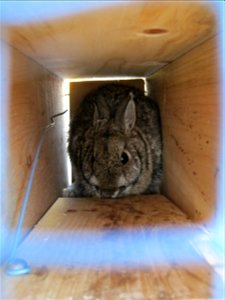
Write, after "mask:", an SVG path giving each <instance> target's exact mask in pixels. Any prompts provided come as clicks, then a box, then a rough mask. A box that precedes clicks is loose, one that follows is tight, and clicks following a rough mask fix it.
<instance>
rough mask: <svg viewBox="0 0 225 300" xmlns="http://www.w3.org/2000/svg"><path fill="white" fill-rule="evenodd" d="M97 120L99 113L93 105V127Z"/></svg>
mask: <svg viewBox="0 0 225 300" xmlns="http://www.w3.org/2000/svg"><path fill="white" fill-rule="evenodd" d="M98 120H99V112H98V108H97V105H96V104H95V103H94V114H93V125H96V124H97V122H98Z"/></svg>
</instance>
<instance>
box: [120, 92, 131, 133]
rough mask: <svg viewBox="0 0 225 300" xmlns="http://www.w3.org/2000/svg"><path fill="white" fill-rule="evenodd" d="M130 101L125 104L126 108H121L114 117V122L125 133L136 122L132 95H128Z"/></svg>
mask: <svg viewBox="0 0 225 300" xmlns="http://www.w3.org/2000/svg"><path fill="white" fill-rule="evenodd" d="M129 96H130V99H129V101H128V102H127V103H126V106H125V107H124V105H123V107H121V108H120V109H119V110H118V112H117V115H116V121H117V123H118V124H120V126H121V127H122V128H123V130H124V131H125V133H129V132H130V131H131V130H132V129H133V127H134V125H135V122H136V106H135V102H134V95H133V93H130V94H129Z"/></svg>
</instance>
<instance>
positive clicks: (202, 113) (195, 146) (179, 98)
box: [148, 38, 221, 220]
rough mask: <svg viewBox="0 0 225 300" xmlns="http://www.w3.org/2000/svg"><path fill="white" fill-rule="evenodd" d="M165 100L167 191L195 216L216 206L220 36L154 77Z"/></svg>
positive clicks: (156, 93)
mask: <svg viewBox="0 0 225 300" xmlns="http://www.w3.org/2000/svg"><path fill="white" fill-rule="evenodd" d="M148 83H149V89H150V93H151V94H152V95H153V97H155V98H156V99H157V100H158V101H159V105H160V110H161V118H162V130H163V144H164V154H163V157H164V183H163V192H164V194H165V195H166V196H167V197H168V198H170V199H172V200H173V201H174V202H175V203H176V204H177V205H178V206H179V207H181V208H182V209H183V210H184V211H185V212H186V213H188V214H189V216H190V217H192V218H193V219H195V220H206V219H207V218H209V217H211V216H212V215H213V213H214V212H215V209H216V198H217V186H218V182H217V181H218V170H219V161H218V153H219V138H220V132H219V129H220V117H219V116H220V112H219V111H220V104H221V103H220V87H219V62H218V48H217V39H216V38H213V39H210V40H208V41H207V42H205V43H203V44H202V45H200V46H199V47H197V48H195V49H194V50H192V51H190V52H189V53H187V54H185V55H184V56H182V57H180V58H179V59H177V60H176V61H174V62H172V63H171V64H169V65H168V66H167V67H165V68H163V69H162V70H161V71H160V72H158V73H156V74H154V75H153V76H152V77H150V78H149V79H148Z"/></svg>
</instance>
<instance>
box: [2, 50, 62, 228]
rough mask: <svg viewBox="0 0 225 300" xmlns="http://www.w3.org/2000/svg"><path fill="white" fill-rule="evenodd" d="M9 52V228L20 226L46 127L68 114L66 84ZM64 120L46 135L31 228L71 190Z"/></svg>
mask: <svg viewBox="0 0 225 300" xmlns="http://www.w3.org/2000/svg"><path fill="white" fill-rule="evenodd" d="M5 47H6V49H7V53H8V58H9V61H8V63H9V64H8V67H7V70H5V71H6V73H7V74H8V77H7V81H6V82H7V83H8V84H9V95H8V98H6V99H5V101H6V102H7V103H8V124H9V125H8V128H7V129H8V136H9V141H8V149H7V154H8V157H7V174H8V176H7V178H4V180H6V181H7V185H8V191H7V194H5V198H4V205H5V208H6V209H5V216H6V219H5V220H6V223H7V224H8V226H9V228H8V230H10V229H12V228H14V226H15V224H16V223H17V219H18V215H19V212H20V209H21V205H22V201H23V197H24V193H25V189H26V184H27V182H28V178H29V175H30V171H31V165H32V162H33V159H34V154H35V151H36V148H37V145H38V143H39V139H40V136H41V132H42V129H43V128H44V127H45V126H46V125H47V124H49V122H50V117H51V116H52V115H53V114H55V113H58V112H61V111H62V110H63V101H62V80H61V79H60V78H59V77H57V76H56V75H53V74H52V73H50V72H49V71H47V70H46V69H44V68H43V67H42V66H40V65H38V64H37V63H36V62H34V61H32V60H31V59H29V58H27V57H25V56H24V55H23V54H21V53H20V52H19V51H17V50H15V49H14V48H12V47H10V46H7V45H6V46H5ZM64 135H65V133H64V132H63V117H61V118H59V119H58V120H57V124H56V127H54V128H52V129H50V130H49V131H48V133H47V135H46V139H45V142H44V146H43V149H42V151H41V154H40V157H39V162H38V167H37V170H36V174H35V177H34V183H33V187H32V191H31V195H30V200H29V203H28V208H27V213H26V216H25V223H24V228H26V229H30V228H31V227H32V226H33V225H34V224H35V223H36V222H37V220H39V219H40V217H41V216H42V215H43V214H44V213H45V211H46V210H47V209H48V208H49V206H50V205H51V204H52V203H53V202H54V201H55V200H56V199H57V197H59V196H60V195H61V191H62V188H63V187H65V186H66V183H67V175H66V163H65V161H66V157H65V155H66V149H65V137H64Z"/></svg>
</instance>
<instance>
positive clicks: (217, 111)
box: [1, 1, 225, 300]
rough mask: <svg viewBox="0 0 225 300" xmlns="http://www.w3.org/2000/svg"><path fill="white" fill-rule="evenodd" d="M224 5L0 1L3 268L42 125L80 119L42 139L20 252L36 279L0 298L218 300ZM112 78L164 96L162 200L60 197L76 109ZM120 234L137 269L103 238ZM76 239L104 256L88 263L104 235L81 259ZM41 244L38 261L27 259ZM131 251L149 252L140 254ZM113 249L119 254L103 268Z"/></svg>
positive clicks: (8, 284) (11, 282)
mask: <svg viewBox="0 0 225 300" xmlns="http://www.w3.org/2000/svg"><path fill="white" fill-rule="evenodd" d="M222 11H223V2H222V1H221V2H220V1H218V2H210V1H209V2H204V1H199V2H195V1H143V2H116V1H115V2H114V3H112V2H100V1H99V3H98V2H88V1H87V2H86V1H83V2H63V1H61V2H60V1H58V2H57V1H51V2H26V3H25V2H20V1H18V2H3V5H2V12H3V13H2V20H1V22H2V25H1V27H2V36H1V71H2V72H1V77H2V78H1V98H2V99H1V101H2V102H1V128H2V132H1V149H2V150H1V153H2V156H1V177H2V182H1V206H2V218H1V222H2V223H1V227H2V243H1V252H2V254H3V255H2V261H3V262H4V260H5V259H6V258H7V257H8V255H9V253H10V245H11V240H12V239H13V232H14V231H13V229H15V227H16V225H17V223H18V218H19V213H20V210H21V206H22V202H23V198H24V194H25V191H26V187H27V182H28V180H29V176H30V172H31V166H32V163H33V160H34V154H35V151H36V149H37V146H38V143H39V141H40V137H41V132H42V129H43V128H45V126H47V125H48V124H49V122H50V118H51V116H52V115H54V114H56V113H60V112H62V111H64V110H65V109H69V110H70V112H68V113H67V114H65V115H64V116H61V117H59V118H57V120H56V125H55V127H54V128H51V129H50V130H49V131H48V132H47V133H46V136H45V141H44V144H43V147H42V150H41V153H40V157H39V161H38V166H37V170H36V173H35V177H34V181H33V185H32V190H31V194H30V197H29V202H28V206H27V210H26V215H25V219H24V223H23V235H26V234H27V233H28V232H30V233H29V236H28V237H26V238H25V240H24V241H23V243H22V244H21V247H20V248H21V250H19V251H20V252H19V253H20V255H22V256H26V258H27V260H28V261H29V260H30V261H29V263H30V265H31V267H33V269H32V270H33V272H32V274H31V275H27V276H26V277H21V278H10V277H7V276H5V275H4V276H3V275H2V276H3V277H4V278H3V282H4V287H5V288H4V294H2V295H3V296H2V298H1V299H83V300H88V299H89V300H91V299H96V300H97V299H139V300H141V299H146V300H147V299H197V298H198V299H222V296H221V294H222V293H223V289H222V285H223V284H221V285H220V282H221V277H220V275H219V277H217V274H221V273H222V272H223V271H222V270H223V255H222V249H223V238H224V237H223V217H224V204H223V199H224V196H225V193H224V186H225V182H224V158H223V155H222V154H223V152H224V140H223V133H224V120H223V118H222V116H223V114H222V113H223V112H224V102H223V96H224V95H223V88H222V80H223V74H224V65H223V59H224V48H223V42H222V32H223V30H224V28H223V25H222ZM109 80H110V81H126V83H128V84H131V85H136V86H139V87H140V88H142V89H144V90H145V92H146V93H149V94H150V95H151V96H152V97H154V99H156V101H158V104H159V107H160V113H161V119H162V131H163V162H164V167H163V168H164V178H163V192H162V195H159V196H145V197H136V198H130V199H129V198H127V199H124V200H119V201H121V202H118V201H112V200H109V201H108V202H107V200H105V201H104V200H93V199H82V200H81V199H65V198H64V199H63V198H61V199H59V200H57V199H58V198H59V197H61V196H62V190H63V188H65V187H67V186H68V184H69V183H70V176H71V174H70V168H69V163H68V157H67V153H66V143H67V138H68V123H69V118H70V115H72V113H73V112H74V111H75V110H76V108H77V106H78V104H79V103H80V101H82V97H83V96H84V95H85V94H86V93H87V92H88V91H89V90H91V89H92V88H94V87H96V86H98V85H101V84H104V83H105V82H106V81H109ZM69 100H70V101H69ZM56 200H57V201H56ZM122 201H123V202H122ZM46 212H47V213H46ZM112 212H113V214H112ZM135 216H136V217H135ZM113 230H115V232H118V236H119V234H122V235H121V236H120V240H121V238H124V240H125V241H126V242H124V243H125V245H124V243H123V247H124V248H123V250H121V248H118V249H117V248H116V246H115V249H117V250H115V249H114V250H115V251H118V253H123V255H124V253H127V257H129V259H128V262H127V264H126V263H124V260H120V259H119V254H118V257H117V256H116V253H114V252H112V253H111V252H110V251H112V248H114V246H113V244H110V245H111V246H112V247H111V248H107V243H106V242H105V240H104V239H103V238H101V237H99V234H100V235H101V233H102V232H104V234H105V233H106V232H108V231H109V232H112V231H113ZM155 230H156V233H155V234H156V235H157V238H156V237H154V232H155ZM121 231H122V233H121ZM66 232H69V233H70V234H71V236H73V237H74V240H72V239H71V236H70V234H68V235H66ZM78 232H81V249H83V248H82V247H84V245H86V248H88V247H89V246H88V245H87V243H86V242H85V241H84V240H83V235H82V234H84V235H85V234H87V236H88V237H89V238H90V240H91V241H92V239H93V237H96V239H97V241H98V243H100V244H101V245H102V249H103V250H104V249H105V251H103V252H102V256H100V254H99V255H97V254H96V255H97V258H96V259H95V258H94V257H93V258H92V259H88V258H87V257H88V255H90V251H91V250H90V249H92V250H93V251H97V249H99V248H98V247H97V246H96V247H95V242H94V241H93V244H91V243H90V249H89V252H87V253H86V252H85V251H87V249H86V248H85V249H84V252H83V255H81V254H80V256H79V255H78V254H77V256H76V255H75V256H74V255H72V254H71V250H70V251H69V250H68V249H77V247H78V246H79V243H78V241H79V235H78V236H76V235H75V236H74V235H73V234H74V233H78ZM119 232H120V233H119ZM131 232H133V233H135V235H134V237H133V238H132V239H131V240H132V241H133V242H131V241H130V240H129V238H128V237H129V236H130V235H129V234H130V233H131ZM148 232H149V235H148ZM60 233H61V234H62V235H61V236H60ZM142 235H143V236H144V237H145V242H143V241H142V240H141V239H140V237H141V236H142ZM167 235H168V236H167ZM54 236H55V240H54ZM51 237H52V239H53V240H54V243H53V244H51V242H49V243H48V239H49V240H51ZM56 237H57V239H56ZM67 237H68V239H67ZM169 237H171V240H170V238H169ZM172 237H173V238H175V240H173V238H172ZM127 238H128V240H129V241H128V240H127ZM63 239H65V240H64V241H65V244H66V243H67V241H69V242H68V243H69V246H68V247H69V248H63V247H62V249H61V248H60V247H59V248H60V249H61V250H59V251H58V252H57V251H56V252H57V254H56V258H55V260H52V261H51V259H50V260H48V257H47V256H46V257H45V256H44V253H47V252H51V251H54V250H53V246H55V248H54V249H57V248H58V246H57V245H58V244H61V243H60V241H61V240H62V241H63ZM109 240H110V243H112V241H113V237H112V238H111V236H110V238H109ZM57 241H58V243H57ZM75 241H76V242H75ZM82 241H83V244H82ZM182 241H183V246H182ZM142 242H143V243H142ZM70 243H71V244H70ZM126 243H127V246H126ZM130 243H131V244H130ZM159 243H160V244H159ZM31 245H32V246H31ZM34 245H35V247H37V249H39V250H37V251H36V252H35V253H36V256H35V257H33V256H32V255H31V256H30V252H31V251H30V249H33V248H31V247H34ZM38 245H39V246H38ZM134 245H140V247H138V246H137V249H136V250H135V251H136V255H134V253H133V252H132V251H131V248H132V247H133V246H134ZM141 245H142V246H141ZM148 245H149V246H148ZM169 245H172V246H171V249H170V250H169V248H170V246H169ZM129 246H130V247H129ZM48 247H49V248H48ZM104 247H106V248H104ZM141 247H147V248H148V247H149V249H157V250H158V252H157V251H155V252H157V254H156V256H155V263H153V261H152V260H151V259H150V257H151V254H152V253H153V252H154V251H153V250H149V252H147V253H145V251H144V250H143V253H145V255H146V256H144V254H142V250H141V249H144V248H141ZM172 248H173V249H174V250H173V249H172ZM48 249H49V250H48ZM66 249H67V250H66ZM185 249H186V250H185ZM50 250H51V251H50ZM161 250H162V252H163V253H164V254H162V255H160V254H159V252H160V251H161ZM179 250H180V251H182V253H183V257H182V255H180V254H182V253H180V251H179ZM60 251H61V252H60ZM66 251H69V253H70V255H71V256H70V255H68V252H66ZM74 251H75V250H74ZM107 251H109V252H110V253H111V254H110V255H111V256H110V255H109V256H107V255H106V256H105V259H103V260H102V257H104V255H105V252H107ZM120 251H122V252H120ZM72 252H73V251H72ZM100 252H101V251H100ZM100 252H99V253H100ZM195 252H196V253H198V255H197V256H196V255H195V254H194V253H195ZM60 253H61V254H60ZM84 253H86V259H87V261H88V263H87V264H86V263H85V255H84ZM172 253H175V254H174V255H173V254H172ZM192 254H193V255H192ZM113 255H114V256H115V258H114V259H113V260H112V259H110V257H112V256H113ZM121 255H122V254H121ZM123 255H122V257H123V259H125V258H124V256H123ZM68 256H70V257H72V258H71V260H70V259H69V258H68ZM142 256H143V257H142ZM66 257H67V258H68V260H66ZM77 257H79V260H78V258H77ZM197 257H198V258H197ZM141 258H143V259H141ZM64 259H65V261H67V264H66V263H65V264H64V262H65V261H64ZM98 259H99V260H98ZM125 260H126V259H125ZM50 261H51V263H50ZM96 261H97V262H98V263H96ZM138 261H139V263H138ZM35 262H36V263H35ZM48 262H49V264H48ZM72 262H74V263H72ZM79 263H80V264H79ZM32 264H34V265H33V266H32ZM54 266H55V267H54ZM78 266H79V267H78ZM135 274H136V275H135ZM215 278H216V279H215ZM74 282H75V283H74ZM74 284H75V287H74ZM56 287H57V288H56ZM178 287H180V288H178Z"/></svg>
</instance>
